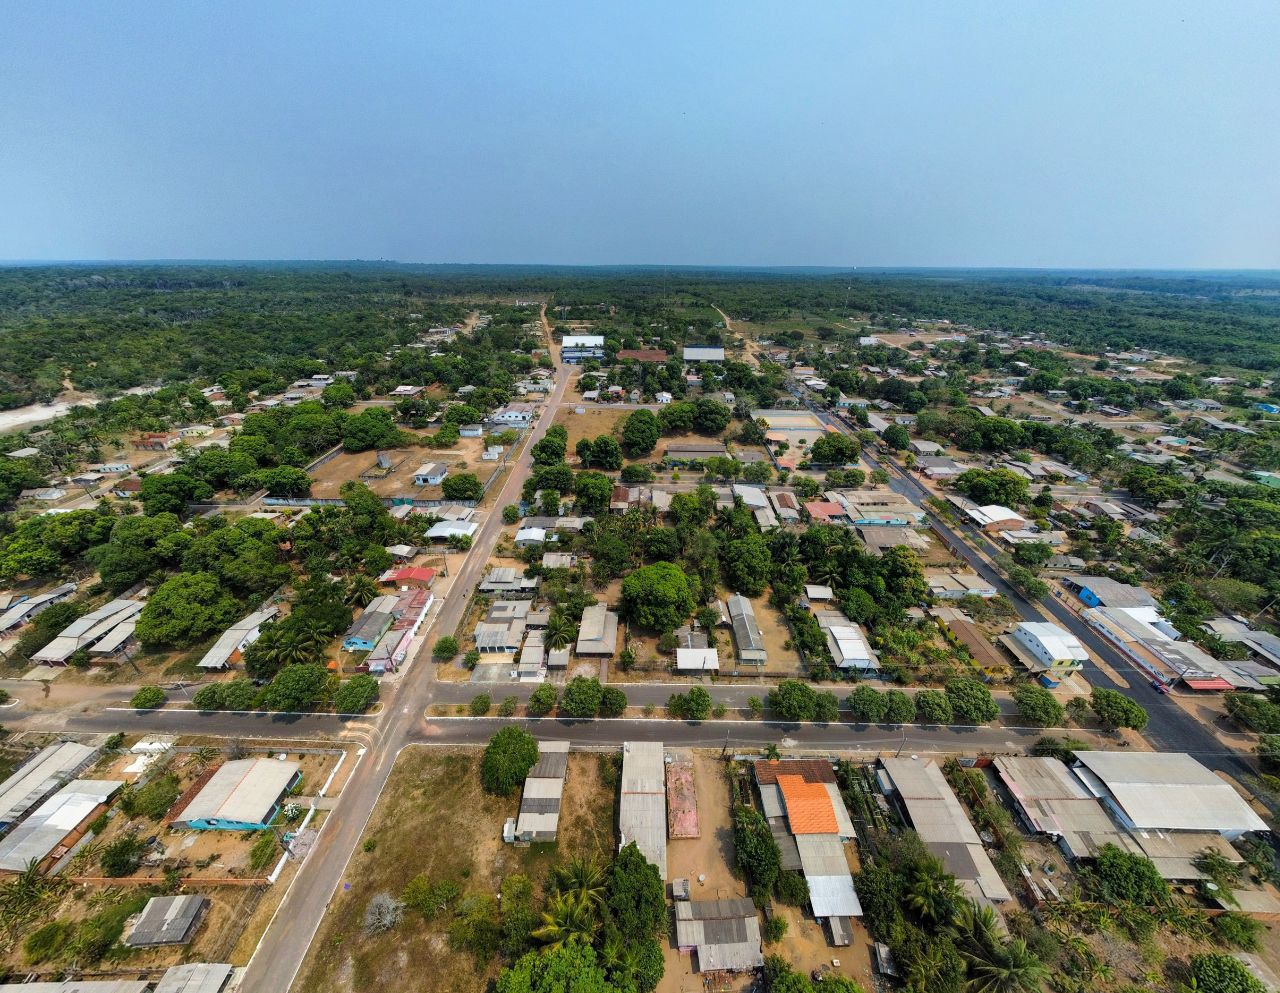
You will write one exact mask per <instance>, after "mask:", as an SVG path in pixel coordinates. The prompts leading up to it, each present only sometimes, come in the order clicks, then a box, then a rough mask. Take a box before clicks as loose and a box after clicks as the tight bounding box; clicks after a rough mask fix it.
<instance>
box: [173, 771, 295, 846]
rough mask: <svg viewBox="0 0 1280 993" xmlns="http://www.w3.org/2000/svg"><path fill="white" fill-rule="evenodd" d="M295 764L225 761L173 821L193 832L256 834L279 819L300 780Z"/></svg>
mask: <svg viewBox="0 0 1280 993" xmlns="http://www.w3.org/2000/svg"><path fill="white" fill-rule="evenodd" d="M300 769H301V767H300V766H299V765H298V763H297V762H282V761H280V760H279V759H267V758H253V759H236V760H234V761H231V762H225V763H223V765H222V766H221V767H220V768H219V769H218V771H217V772H215V773H214V774H213V776H212V777H211V778H210V780H209V781H208V782H207V783H205V785H204V787H203V788H202V789H201V790H200V792H199V793H197V794H196V795H195V796H194V797H193V798H192V799H191V802H190V803H189V804H187V806H186V808H185V809H184V810H183V811H181V813H179V814H178V816H177V817H176V818H175V819H174V824H176V825H177V826H178V827H182V828H191V829H194V830H197V831H260V830H262V829H264V828H267V827H270V826H271V824H272V823H273V822H274V821H275V819H276V817H278V816H279V814H280V810H281V808H282V807H283V805H284V798H285V796H287V795H288V793H289V791H290V790H291V789H293V787H294V785H295V784H296V783H297V782H298V780H299V779H300V778H301V775H302V773H301V772H300Z"/></svg>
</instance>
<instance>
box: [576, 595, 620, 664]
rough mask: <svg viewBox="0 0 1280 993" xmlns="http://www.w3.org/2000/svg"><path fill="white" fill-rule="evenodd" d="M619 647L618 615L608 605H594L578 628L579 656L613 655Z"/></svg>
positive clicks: (583, 617) (584, 613)
mask: <svg viewBox="0 0 1280 993" xmlns="http://www.w3.org/2000/svg"><path fill="white" fill-rule="evenodd" d="M617 646H618V615H617V614H615V613H614V612H613V611H612V610H610V609H609V607H608V606H607V605H606V604H603V603H593V604H592V605H591V606H589V607H588V608H587V609H586V610H584V611H583V612H582V621H581V623H580V624H579V626H578V643H577V647H576V651H577V653H578V654H579V655H613V653H614V651H615V650H616V649H617Z"/></svg>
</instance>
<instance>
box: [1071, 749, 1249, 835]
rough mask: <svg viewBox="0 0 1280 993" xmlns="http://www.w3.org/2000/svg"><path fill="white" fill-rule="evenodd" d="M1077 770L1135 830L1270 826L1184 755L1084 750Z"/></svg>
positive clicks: (1225, 830)
mask: <svg viewBox="0 0 1280 993" xmlns="http://www.w3.org/2000/svg"><path fill="white" fill-rule="evenodd" d="M1074 769H1075V773H1076V775H1077V776H1079V777H1080V779H1081V781H1082V782H1083V783H1084V785H1085V786H1086V787H1087V788H1088V789H1089V791H1090V792H1091V793H1092V794H1093V795H1094V796H1096V797H1098V798H1099V799H1100V800H1102V802H1103V803H1105V804H1106V805H1107V807H1108V808H1109V809H1110V810H1111V812H1112V813H1113V814H1114V815H1115V816H1116V818H1117V819H1118V820H1119V821H1120V823H1121V824H1123V825H1124V826H1125V827H1128V828H1130V829H1131V830H1134V831H1205V832H1214V833H1217V834H1221V835H1223V836H1224V837H1226V838H1235V837H1238V836H1240V835H1241V834H1244V833H1245V832H1246V831H1266V830H1268V828H1267V824H1266V822H1265V821H1264V820H1263V819H1262V818H1261V817H1259V816H1258V815H1257V814H1256V813H1255V812H1254V811H1253V808H1251V807H1250V806H1249V805H1248V804H1247V803H1246V802H1245V801H1244V800H1243V799H1242V798H1241V797H1240V794H1238V793H1237V792H1236V791H1235V789H1233V788H1232V787H1231V786H1230V785H1229V784H1228V783H1227V782H1225V781H1224V780H1222V779H1219V778H1218V776H1216V775H1215V774H1214V773H1213V772H1211V771H1210V770H1209V769H1207V768H1206V767H1205V766H1203V765H1201V764H1200V763H1199V762H1197V761H1196V760H1195V759H1193V758H1192V757H1191V756H1190V755H1187V754H1185V753H1181V752H1094V751H1082V752H1079V753H1077V755H1076V764H1075V766H1074Z"/></svg>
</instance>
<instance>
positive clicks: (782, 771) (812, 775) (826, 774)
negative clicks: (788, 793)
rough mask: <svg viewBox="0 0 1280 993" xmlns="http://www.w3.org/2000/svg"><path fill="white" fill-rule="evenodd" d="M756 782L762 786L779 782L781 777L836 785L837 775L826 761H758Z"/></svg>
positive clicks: (756, 763)
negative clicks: (795, 777)
mask: <svg viewBox="0 0 1280 993" xmlns="http://www.w3.org/2000/svg"><path fill="white" fill-rule="evenodd" d="M755 772H756V782H757V783H760V784H762V785H763V784H767V783H772V784H776V783H777V782H778V777H779V776H799V777H800V778H801V779H803V780H804V781H805V782H806V783H834V782H835V781H836V773H835V770H834V769H833V768H831V763H830V762H828V761H827V760H826V759H776V760H774V761H772V762H771V761H769V760H767V759H757V760H756V762H755Z"/></svg>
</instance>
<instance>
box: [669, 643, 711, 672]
mask: <svg viewBox="0 0 1280 993" xmlns="http://www.w3.org/2000/svg"><path fill="white" fill-rule="evenodd" d="M719 670H720V656H719V655H717V654H716V650H715V649H714V648H677V649H676V672H718V671H719Z"/></svg>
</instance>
